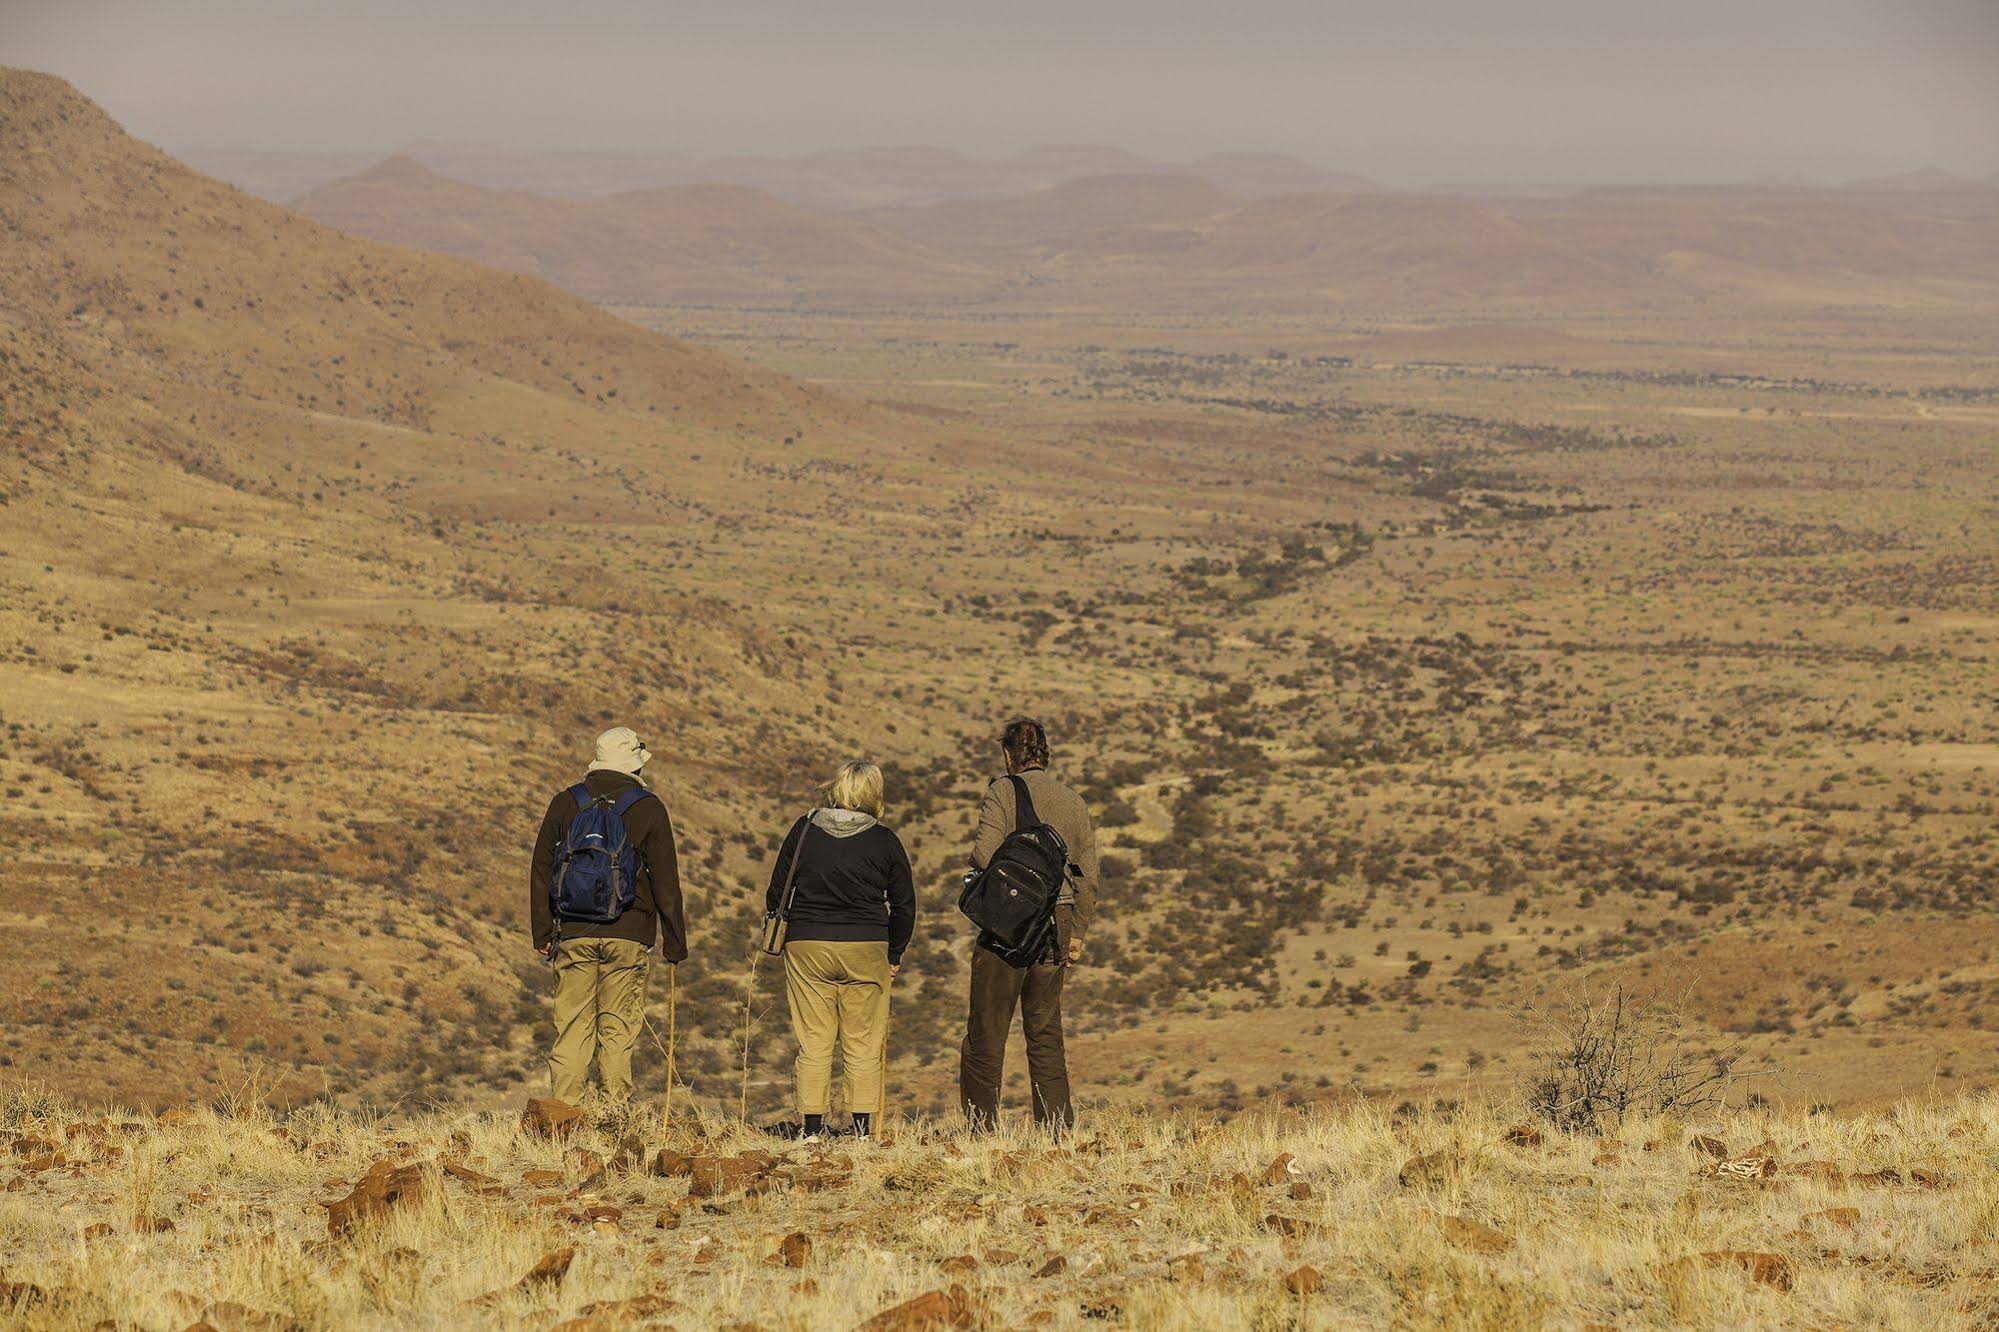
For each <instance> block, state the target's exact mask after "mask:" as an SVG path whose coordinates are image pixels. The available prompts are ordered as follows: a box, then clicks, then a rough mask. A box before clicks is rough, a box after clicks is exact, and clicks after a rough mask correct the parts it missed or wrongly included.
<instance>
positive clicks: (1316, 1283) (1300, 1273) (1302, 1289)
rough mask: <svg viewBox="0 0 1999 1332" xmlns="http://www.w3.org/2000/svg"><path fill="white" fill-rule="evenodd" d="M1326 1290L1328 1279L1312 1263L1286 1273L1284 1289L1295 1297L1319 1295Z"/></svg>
mask: <svg viewBox="0 0 1999 1332" xmlns="http://www.w3.org/2000/svg"><path fill="white" fill-rule="evenodd" d="M1325 1288H1326V1279H1325V1278H1324V1277H1323V1276H1321V1275H1319V1269H1318V1268H1316V1267H1314V1266H1312V1265H1311V1264H1310V1263H1306V1264H1305V1265H1304V1266H1303V1267H1300V1268H1298V1269H1296V1270H1295V1271H1292V1272H1289V1273H1286V1274H1285V1277H1284V1289H1285V1290H1287V1291H1289V1292H1290V1293H1291V1294H1293V1295H1317V1294H1318V1293H1319V1292H1320V1291H1322V1290H1324V1289H1325Z"/></svg>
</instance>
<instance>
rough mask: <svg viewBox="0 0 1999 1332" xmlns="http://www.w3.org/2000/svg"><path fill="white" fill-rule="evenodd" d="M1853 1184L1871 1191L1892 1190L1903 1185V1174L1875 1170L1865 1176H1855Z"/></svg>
mask: <svg viewBox="0 0 1999 1332" xmlns="http://www.w3.org/2000/svg"><path fill="white" fill-rule="evenodd" d="M1853 1182H1854V1183H1855V1184H1860V1185H1864V1186H1865V1187H1867V1188H1870V1189H1892V1188H1895V1187H1897V1186H1899V1185H1900V1184H1901V1182H1902V1172H1901V1171H1899V1170H1894V1169H1888V1168H1884V1169H1881V1170H1873V1171H1869V1172H1868V1173H1867V1174H1865V1175H1855V1176H1854V1177H1853Z"/></svg>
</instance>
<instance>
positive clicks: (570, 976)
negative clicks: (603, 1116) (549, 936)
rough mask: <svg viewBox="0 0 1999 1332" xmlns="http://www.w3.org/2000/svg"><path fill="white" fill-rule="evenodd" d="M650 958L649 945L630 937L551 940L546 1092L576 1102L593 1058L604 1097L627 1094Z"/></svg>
mask: <svg viewBox="0 0 1999 1332" xmlns="http://www.w3.org/2000/svg"><path fill="white" fill-rule="evenodd" d="M651 961H652V954H651V950H649V949H648V948H646V947H645V945H643V944H639V943H634V942H633V941H632V940H630V939H564V940H563V941H562V942H561V943H559V944H557V945H556V948H555V1044H554V1045H552V1046H550V1047H549V1051H548V1083H549V1092H550V1094H551V1095H554V1096H559V1097H561V1098H562V1099H563V1100H565V1101H567V1102H569V1103H570V1104H571V1105H578V1104H581V1103H582V1100H583V1089H584V1087H585V1086H586V1085H587V1084H588V1082H589V1078H590V1061H591V1060H592V1059H595V1060H596V1061H597V1071H598V1073H599V1074H600V1075H601V1076H602V1078H603V1081H604V1097H605V1099H607V1100H611V1101H624V1100H629V1099H630V1097H631V1094H632V1046H633V1045H634V1044H635V1043H637V1041H638V1038H639V1027H640V1026H641V1025H643V1024H644V1022H645V1011H646V970H647V967H648V966H649V965H650V963H651Z"/></svg>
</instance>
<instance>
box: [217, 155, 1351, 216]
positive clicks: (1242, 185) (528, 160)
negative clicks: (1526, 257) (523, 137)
mask: <svg viewBox="0 0 1999 1332" xmlns="http://www.w3.org/2000/svg"><path fill="white" fill-rule="evenodd" d="M388 157H403V158H407V159H409V160H410V161H412V162H415V163H417V164H419V165H421V166H426V167H429V168H430V169H431V170H433V171H435V172H437V173H438V174H440V175H444V176H449V177H450V178H451V179H453V180H460V181H464V182H465V183H466V184H469V185H481V186H484V187H486V188H488V189H496V190H530V191H533V192H534V193H537V194H546V195H552V196H556V197H560V198H590V197H594V196H598V195H606V194H621V193H626V192H629V191H632V190H651V189H663V188H666V187H669V186H675V185H742V186H746V187H749V188H751V189H759V190H767V191H769V192H770V193H771V194H773V195H776V196H777V197H778V198H779V199H782V200H784V201H785V202H786V203H790V204H795V205H797V206H798V207H801V208H811V209H815V210H819V211H844V210H848V209H860V208H884V207H893V206H898V205H907V204H925V203H935V202H938V201H940V200H946V199H975V198H986V197H991V196H995V195H1007V194H1022V193H1026V192H1028V191H1031V190H1039V189H1047V188H1049V187H1050V186H1055V185H1060V184H1063V183H1065V182H1067V181H1072V180H1076V179H1079V178H1081V177H1085V176H1105V175H1156V174H1166V175H1176V176H1186V177H1191V178H1192V179H1194V180H1197V181H1205V182H1207V183H1209V184H1211V185H1214V186H1216V187H1218V188H1220V189H1224V190H1227V191H1229V192H1230V193H1233V194H1239V195H1243V196H1245V197H1248V198H1261V197H1263V196H1266V195H1273V194H1298V193H1311V192H1323V191H1349V190H1372V189H1375V188H1377V187H1376V186H1375V185H1374V184H1373V182H1371V181H1369V180H1367V179H1366V178H1365V177H1361V176H1355V175H1350V174H1347V173H1343V172H1338V171H1328V170H1326V169H1325V168H1323V167H1318V166H1314V165H1313V164H1312V163H1310V162H1307V161H1304V160H1303V159H1301V158H1297V157H1290V156H1287V155H1284V154H1281V153H1215V154H1211V155H1210V156H1207V157H1203V158H1200V159H1199V160H1197V161H1194V162H1189V163H1171V162H1157V161H1153V160H1151V159H1148V158H1144V157H1140V156H1138V155H1137V154H1135V153H1129V152H1126V151H1124V150H1123V149H1121V148H1106V147H1101V146H1098V145H1094V144H1044V145H1042V146H1040V147H1038V148H1029V149H1028V150H1026V151H1025V152H1020V153H1015V154H1014V155H1013V156H1011V157H1003V158H996V159H988V158H980V157H973V156H971V155H969V154H967V153H961V152H958V151H956V150H955V149H950V148H932V147H908V148H856V149H846V150H841V151H836V152H822V153H806V154H801V155H797V156H790V157H718V158H711V159H708V160H705V161H704V160H702V159H700V158H696V157H691V156H689V155H687V154H684V153H613V152H587V151H578V152H541V151H533V150H525V149H512V148H501V147H496V146H494V145H491V144H466V143H444V142H440V141H437V140H431V139H422V140H418V141H417V142H415V143H411V144H408V145H407V146H405V147H403V148H400V149H398V150H396V151H395V152H394V153H388V154H382V153H376V154H355V153H283V152H246V151H235V150H229V149H211V150H196V151H193V152H188V153H183V154H182V158H183V160H185V161H186V162H188V163H189V164H190V165H192V166H194V167H196V168H197V169H199V170H201V171H205V172H207V173H208V174H209V175H211V176H214V177H216V178H217V179H219V180H222V181H225V182H227V183H228V184H231V185H234V186H236V187H237V188H238V189H241V190H246V191H248V192H249V193H251V194H256V195H260V196H262V197H263V198H266V199H269V200H272V201H273V202H276V203H291V202H292V201H294V200H296V199H298V198H299V197H300V196H302V195H304V194H306V193H308V192H309V191H311V190H313V189H316V188H318V187H319V186H321V185H326V184H329V183H331V182H333V181H335V180H339V179H341V178H343V177H346V176H351V175H354V174H356V173H358V172H361V171H365V170H366V169H368V168H369V167H371V166H373V165H374V164H376V163H377V162H380V161H383V160H384V159H385V158H388Z"/></svg>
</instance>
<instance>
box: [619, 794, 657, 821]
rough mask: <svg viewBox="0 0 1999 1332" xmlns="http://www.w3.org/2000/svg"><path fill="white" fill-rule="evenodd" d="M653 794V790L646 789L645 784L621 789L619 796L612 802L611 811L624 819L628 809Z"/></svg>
mask: <svg viewBox="0 0 1999 1332" xmlns="http://www.w3.org/2000/svg"><path fill="white" fill-rule="evenodd" d="M651 794H652V792H650V791H648V790H646V789H645V788H644V787H643V786H634V787H632V788H631V789H630V790H626V791H620V792H619V793H618V798H617V799H616V800H613V801H612V802H611V812H612V813H613V814H616V815H617V816H618V817H619V818H621V819H622V818H623V817H625V812H626V811H627V810H629V809H630V808H631V807H632V806H633V805H636V804H638V803H639V801H641V800H644V799H645V798H646V797H647V796H649V795H651Z"/></svg>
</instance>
